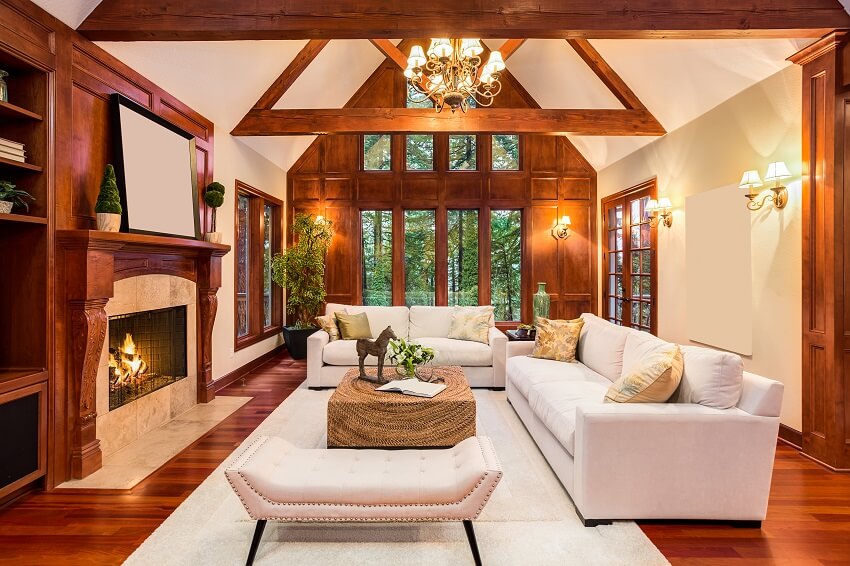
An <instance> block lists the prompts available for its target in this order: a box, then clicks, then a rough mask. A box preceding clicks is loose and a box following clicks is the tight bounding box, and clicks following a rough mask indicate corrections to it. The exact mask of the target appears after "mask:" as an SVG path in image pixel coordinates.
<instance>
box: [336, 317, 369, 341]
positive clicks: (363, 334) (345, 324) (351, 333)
mask: <svg viewBox="0 0 850 566" xmlns="http://www.w3.org/2000/svg"><path fill="white" fill-rule="evenodd" d="M334 316H335V317H336V324H337V326H339V333H340V335H341V336H342V339H343V340H357V339H359V338H374V337H375V336H376V334H374V333H373V332H372V329H371V328H370V327H369V316H368V315H367V314H366V313H365V312H360V313H357V314H351V313H347V312H344V311H339V312H336V313H334Z"/></svg>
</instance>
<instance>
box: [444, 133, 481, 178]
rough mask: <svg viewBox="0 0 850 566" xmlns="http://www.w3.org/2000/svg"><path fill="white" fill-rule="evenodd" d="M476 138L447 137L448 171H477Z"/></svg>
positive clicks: (467, 136) (472, 136)
mask: <svg viewBox="0 0 850 566" xmlns="http://www.w3.org/2000/svg"><path fill="white" fill-rule="evenodd" d="M476 146H477V138H476V136H474V135H465V134H464V135H450V136H449V171H474V170H475V169H478V154H477V147H476Z"/></svg>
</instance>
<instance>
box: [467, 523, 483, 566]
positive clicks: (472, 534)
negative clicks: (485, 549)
mask: <svg viewBox="0 0 850 566" xmlns="http://www.w3.org/2000/svg"><path fill="white" fill-rule="evenodd" d="M463 529H464V530H465V531H466V540H468V541H469V548H470V549H471V550H472V558H473V560H475V566H481V555H480V554H478V543H477V542H476V541H475V530H474V529H473V528H472V521H464V522H463Z"/></svg>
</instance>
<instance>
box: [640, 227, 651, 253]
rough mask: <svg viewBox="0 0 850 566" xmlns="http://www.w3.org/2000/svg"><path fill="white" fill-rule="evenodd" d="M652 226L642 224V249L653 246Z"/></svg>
mask: <svg viewBox="0 0 850 566" xmlns="http://www.w3.org/2000/svg"><path fill="white" fill-rule="evenodd" d="M651 229H652V228H651V226H650V225H649V224H641V227H640V247H642V248H648V247H649V246H650V245H651V244H650V242H651V239H650V230H651Z"/></svg>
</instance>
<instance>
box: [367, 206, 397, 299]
mask: <svg viewBox="0 0 850 566" xmlns="http://www.w3.org/2000/svg"><path fill="white" fill-rule="evenodd" d="M360 233H361V235H362V236H361V237H362V241H363V250H362V255H363V264H362V266H361V268H362V270H363V271H362V279H363V304H364V305H378V306H385V307H386V306H390V305H392V304H393V213H392V211H389V210H364V211H362V212H361V213H360Z"/></svg>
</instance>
